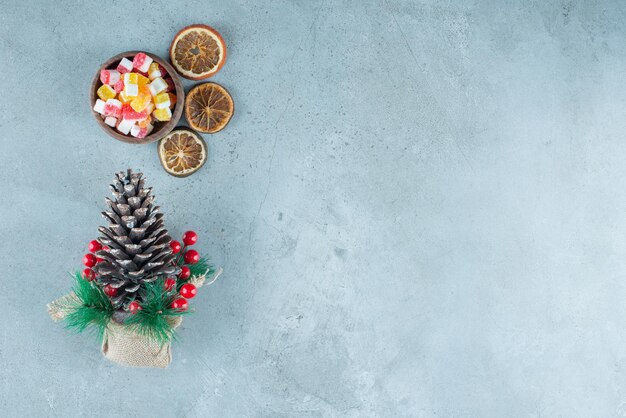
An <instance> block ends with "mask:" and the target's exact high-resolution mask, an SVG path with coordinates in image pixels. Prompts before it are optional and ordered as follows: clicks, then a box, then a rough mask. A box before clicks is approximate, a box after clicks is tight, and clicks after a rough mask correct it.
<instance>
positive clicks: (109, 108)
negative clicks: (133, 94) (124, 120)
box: [104, 99, 122, 118]
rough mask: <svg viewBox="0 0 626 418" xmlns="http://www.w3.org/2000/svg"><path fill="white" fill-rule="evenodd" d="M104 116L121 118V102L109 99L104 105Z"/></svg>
mask: <svg viewBox="0 0 626 418" xmlns="http://www.w3.org/2000/svg"><path fill="white" fill-rule="evenodd" d="M104 116H113V117H115V118H119V117H120V116H122V102H120V101H119V100H117V99H109V100H107V101H106V103H105V104H104Z"/></svg>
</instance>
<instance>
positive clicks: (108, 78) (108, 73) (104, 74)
mask: <svg viewBox="0 0 626 418" xmlns="http://www.w3.org/2000/svg"><path fill="white" fill-rule="evenodd" d="M119 79H120V72H119V71H115V70H102V71H100V81H101V82H102V84H108V85H109V86H113V85H114V84H115V83H117V82H118V81H119Z"/></svg>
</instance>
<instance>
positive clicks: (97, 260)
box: [96, 257, 104, 264]
mask: <svg viewBox="0 0 626 418" xmlns="http://www.w3.org/2000/svg"><path fill="white" fill-rule="evenodd" d="M103 261H104V258H100V257H96V264H98V263H102V262H103Z"/></svg>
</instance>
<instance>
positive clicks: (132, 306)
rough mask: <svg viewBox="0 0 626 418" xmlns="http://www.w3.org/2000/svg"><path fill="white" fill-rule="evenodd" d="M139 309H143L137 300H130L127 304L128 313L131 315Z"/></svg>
mask: <svg viewBox="0 0 626 418" xmlns="http://www.w3.org/2000/svg"><path fill="white" fill-rule="evenodd" d="M141 309H143V308H142V307H141V305H140V304H139V302H137V301H136V300H134V301H132V302H131V303H130V304H129V305H128V311H129V312H130V313H132V314H133V315H134V314H136V313H137V312H139V311H140V310H141Z"/></svg>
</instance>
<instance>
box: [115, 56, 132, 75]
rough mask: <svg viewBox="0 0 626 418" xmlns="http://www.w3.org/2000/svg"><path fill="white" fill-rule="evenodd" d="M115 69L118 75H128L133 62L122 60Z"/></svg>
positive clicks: (126, 59)
mask: <svg viewBox="0 0 626 418" xmlns="http://www.w3.org/2000/svg"><path fill="white" fill-rule="evenodd" d="M116 69H117V71H118V72H119V73H120V74H125V73H129V72H131V71H132V70H133V62H132V61H131V60H129V59H128V58H122V60H121V61H120V63H119V64H118V65H117V68H116Z"/></svg>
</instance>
